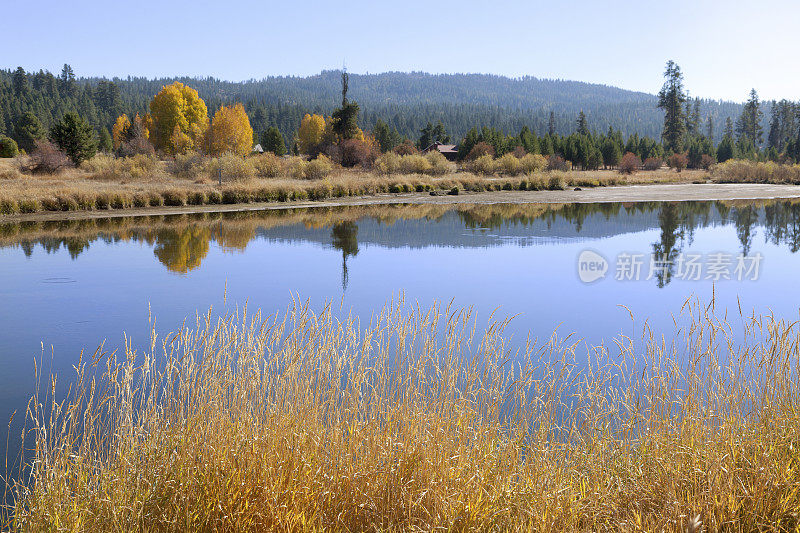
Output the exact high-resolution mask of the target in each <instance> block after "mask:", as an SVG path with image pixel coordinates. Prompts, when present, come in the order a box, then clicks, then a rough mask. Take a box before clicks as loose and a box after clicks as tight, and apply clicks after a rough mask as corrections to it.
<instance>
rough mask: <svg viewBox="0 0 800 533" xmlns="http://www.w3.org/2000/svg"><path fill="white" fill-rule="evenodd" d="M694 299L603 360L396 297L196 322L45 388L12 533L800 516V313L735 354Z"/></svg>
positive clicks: (34, 405) (677, 523) (769, 321)
mask: <svg viewBox="0 0 800 533" xmlns="http://www.w3.org/2000/svg"><path fill="white" fill-rule="evenodd" d="M683 312H684V313H685V315H686V316H685V317H684V318H686V317H688V320H689V321H690V322H691V326H690V327H689V328H687V329H686V330H684V334H685V344H682V343H681V342H677V343H676V344H675V346H678V347H679V348H675V347H674V346H673V345H671V344H670V345H665V344H662V343H660V342H659V341H658V340H657V339H655V338H654V337H653V336H652V334H650V333H649V332H647V331H645V333H644V335H643V336H642V338H641V339H637V340H631V339H628V338H625V337H620V338H619V339H618V342H617V343H616V344H615V346H614V351H613V353H612V352H610V351H606V350H588V351H587V352H588V353H587V357H588V362H587V363H581V362H576V361H581V360H582V358H581V355H580V353H582V350H580V348H579V346H580V345H579V344H578V343H571V341H570V342H563V341H561V342H559V341H557V340H555V339H551V340H550V341H549V342H547V343H546V344H544V345H543V346H540V347H538V348H537V347H534V346H533V345H530V344H529V345H528V346H527V348H526V349H524V350H523V353H520V354H516V355H515V354H512V353H511V352H510V351H509V348H508V344H507V342H506V340H505V332H504V330H505V328H506V326H507V322H505V321H503V322H493V323H491V324H490V325H489V326H488V328H487V329H486V330H485V332H484V333H483V334H481V335H477V336H476V335H474V332H475V329H474V325H475V323H474V320H473V318H472V316H471V313H470V311H469V310H458V309H451V308H441V307H439V306H434V307H433V308H431V309H427V310H425V309H421V308H420V307H418V306H415V305H407V304H405V302H403V301H402V300H401V301H398V302H393V303H391V304H389V305H388V306H387V307H386V309H384V311H383V312H382V313H381V314H380V316H379V317H377V318H375V319H374V321H372V322H371V323H370V324H369V325H366V326H364V327H362V326H361V325H360V324H359V323H358V322H356V321H354V320H353V319H351V318H345V319H342V320H341V321H340V320H338V319H336V318H335V313H334V312H333V311H332V310H331V308H330V307H326V308H324V310H323V311H322V312H321V313H319V314H315V313H313V312H312V311H311V310H310V308H309V306H308V304H301V303H297V302H295V303H294V304H293V305H292V306H290V308H289V309H288V310H287V312H286V313H283V314H275V315H271V316H269V317H266V318H263V317H262V316H261V315H260V314H259V313H256V314H255V315H251V314H250V313H248V312H247V311H242V312H241V313H240V314H231V315H227V316H224V317H221V318H216V319H212V318H210V317H209V316H206V317H202V318H198V320H197V324H196V325H195V327H194V329H191V328H188V327H183V328H181V329H180V330H178V331H177V332H175V333H173V334H169V335H167V336H165V337H164V338H163V339H160V340H159V339H157V338H156V336H155V334H154V335H153V338H152V342H151V344H150V347H149V348H148V349H147V350H145V351H143V352H142V351H136V350H134V349H133V348H131V344H130V342H126V348H125V351H124V353H121V354H119V355H116V354H111V355H107V356H106V355H104V354H101V353H100V352H99V351H98V352H97V353H96V354H95V357H94V358H93V359H92V360H91V361H83V362H81V363H80V364H79V365H78V366H77V376H76V379H75V381H74V384H73V385H72V387H71V394H70V395H69V396H68V398H65V399H63V400H57V399H55V398H53V393H52V390H53V389H54V385H53V386H44V387H43V389H42V391H41V392H38V393H37V395H36V396H35V397H34V398H33V399H32V401H31V403H30V407H29V412H28V415H29V416H28V420H29V430H30V432H31V435H32V438H33V440H34V441H35V446H34V449H33V450H31V455H30V456H29V457H30V461H29V463H28V466H27V469H26V471H25V474H24V475H23V476H21V477H20V479H21V480H22V481H21V483H20V484H17V485H15V486H13V487H12V492H13V495H14V496H15V497H16V499H17V500H16V501H17V504H16V507H15V508H13V509H11V510H10V515H9V517H8V518H9V520H10V522H9V523H8V524H7V527H8V528H10V529H13V530H26V531H31V530H36V531H40V530H81V531H133V530H148V531H150V530H157V531H164V530H183V531H194V530H201V531H264V530H278V531H310V530H321V529H329V530H343V531H365V530H368V531H377V530H394V531H399V530H419V531H431V530H434V529H442V530H453V531H471V530H480V531H495V530H514V531H523V530H524V531H599V530H616V531H682V530H686V529H687V528H689V530H695V531H699V528H700V527H704V528H705V529H706V530H708V531H720V530H724V531H765V530H779V531H796V530H797V528H798V524H800V522H798V514H797V513H798V511H800V441H798V438H800V420H799V419H798V417H799V415H800V413H799V412H798V407H799V406H798V398H799V396H798V393H800V390H799V389H800V375H798V348H799V346H798V331H797V326H796V325H794V324H792V325H790V324H786V323H784V322H780V321H777V320H775V319H773V318H771V317H765V318H752V319H742V320H741V321H740V320H739V317H737V319H736V322H737V323H740V322H741V323H744V324H745V326H744V330H745V331H744V334H745V340H744V342H743V344H742V345H741V347H738V348H737V347H736V345H735V344H734V343H733V341H732V340H731V338H732V335H733V332H732V328H731V326H730V325H728V324H727V323H725V322H722V321H719V320H717V319H716V318H715V317H714V314H713V307H701V306H699V305H689V306H686V307H685V308H684V310H683ZM676 341H679V339H676ZM682 348H685V350H686V352H687V353H686V354H680V351H681V349H682ZM39 368H41V366H39ZM95 368H99V369H101V371H100V372H99V373H102V374H103V376H102V377H98V378H97V379H95V378H94V377H93V375H94V374H93V373H94V369H95ZM102 369H105V370H104V371H103V370H102ZM53 383H54V382H53Z"/></svg>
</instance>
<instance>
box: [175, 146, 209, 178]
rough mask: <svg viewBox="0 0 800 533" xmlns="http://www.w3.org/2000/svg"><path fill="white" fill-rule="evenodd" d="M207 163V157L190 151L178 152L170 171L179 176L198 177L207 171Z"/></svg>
mask: <svg viewBox="0 0 800 533" xmlns="http://www.w3.org/2000/svg"><path fill="white" fill-rule="evenodd" d="M207 164H208V159H207V158H205V157H203V156H202V155H201V154H199V153H197V152H194V151H190V152H186V153H185V154H176V155H175V158H174V159H173V160H172V161H171V162H170V165H169V172H170V174H172V175H173V176H176V177H178V178H197V177H198V176H200V175H202V174H204V173H205V172H206V171H207V168H206V167H207Z"/></svg>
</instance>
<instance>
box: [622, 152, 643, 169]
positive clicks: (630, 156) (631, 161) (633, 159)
mask: <svg viewBox="0 0 800 533" xmlns="http://www.w3.org/2000/svg"><path fill="white" fill-rule="evenodd" d="M641 167H642V160H641V159H639V156H637V155H636V154H634V153H633V152H628V153H626V154H625V155H624V156H622V160H621V161H620V162H619V171H620V172H621V173H622V174H633V173H634V172H636V171H637V170H639V169H640V168H641Z"/></svg>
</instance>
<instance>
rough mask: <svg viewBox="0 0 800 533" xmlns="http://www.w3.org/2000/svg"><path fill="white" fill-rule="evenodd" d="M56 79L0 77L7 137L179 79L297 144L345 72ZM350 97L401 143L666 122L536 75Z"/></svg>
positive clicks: (628, 99) (605, 89) (625, 101)
mask: <svg viewBox="0 0 800 533" xmlns="http://www.w3.org/2000/svg"><path fill="white" fill-rule="evenodd" d="M50 76H52V75H50V74H49V73H42V72H39V73H27V77H28V81H27V83H28V85H29V89H28V90H27V91H26V94H25V95H20V94H19V91H18V89H19V87H15V85H14V80H13V77H14V71H12V70H1V71H0V132H3V131H10V128H11V127H13V121H14V120H15V117H16V116H18V115H19V114H21V113H22V112H24V111H26V110H31V109H32V110H34V112H35V113H36V114H37V115H39V116H40V119H41V120H42V122H43V123H44V124H45V126H49V125H50V123H51V122H52V120H57V119H58V118H59V115H60V114H63V112H64V111H65V110H75V111H78V112H79V113H81V114H83V115H85V116H86V118H87V119H88V120H90V122H92V123H94V124H95V125H96V126H98V127H101V126H102V127H106V128H108V127H110V125H111V122H113V120H114V118H115V116H113V115H114V114H115V113H117V112H118V111H120V112H126V113H135V112H140V113H142V112H145V111H146V110H147V104H148V102H149V101H150V99H151V98H152V97H153V95H154V94H155V93H157V92H158V90H159V89H161V87H162V86H163V85H166V84H169V83H171V82H173V81H175V80H178V81H182V82H184V83H186V84H188V85H191V86H192V87H194V88H196V89H197V90H198V91H199V93H200V96H201V97H202V98H203V99H204V100H206V102H207V103H208V107H209V110H210V111H211V112H213V110H214V109H216V108H217V107H218V106H219V105H220V104H221V103H227V102H232V101H240V102H243V103H244V104H245V107H246V109H247V111H248V114H249V115H250V118H251V122H252V123H253V128H254V130H256V131H257V132H258V131H263V130H265V129H266V128H267V127H269V126H272V125H274V126H278V128H279V129H280V130H281V132H282V133H283V134H284V136H285V137H286V138H287V139H291V138H292V135H293V134H294V131H295V130H296V129H297V127H298V126H299V124H300V119H301V118H302V116H303V115H304V114H305V113H307V112H317V113H320V112H321V113H325V114H329V113H330V112H331V111H332V110H333V109H334V108H335V107H336V106H337V105H339V104H340V103H341V86H340V83H341V78H340V72H339V71H325V72H322V73H320V74H318V75H315V76H309V77H286V76H278V77H269V78H265V79H262V80H250V81H245V82H227V81H221V80H217V79H214V78H163V79H146V78H132V77H129V78H127V79H118V78H117V79H113V80H111V81H113V82H114V84H115V85H116V86H117V87H118V88H119V91H118V92H119V94H118V95H117V96H113V95H112V96H111V97H109V95H108V94H107V93H108V92H109V91H108V84H107V83H105V82H107V81H108V80H104V79H102V78H76V79H75V81H74V85H73V88H72V89H70V92H69V94H64V95H61V94H58V89H59V88H63V87H65V85H66V82H64V81H62V80H61V79H60V77H55V81H54V82H53V83H51V82H49V81H48V78H49V77H50ZM17 85H18V84H17ZM101 87H102V90H101V91H98V88H101ZM37 93H40V94H37ZM100 93H102V94H100ZM348 94H349V97H350V99H351V100H354V101H356V102H358V103H359V104H360V106H361V110H362V115H361V120H360V122H361V126H362V127H363V128H366V129H369V128H371V127H372V125H374V123H375V120H377V119H378V118H382V119H384V120H385V121H386V122H388V123H389V125H390V126H393V127H395V128H397V130H398V131H399V132H400V133H401V134H402V135H406V136H408V137H410V138H413V139H415V138H416V137H417V136H418V135H419V130H420V129H421V128H422V127H424V126H425V124H426V123H427V122H434V123H435V122H436V121H438V120H441V121H442V122H443V123H444V125H445V127H446V128H447V130H448V132H449V133H450V134H451V135H453V136H454V137H456V138H460V137H462V136H463V135H464V134H465V133H466V132H467V130H469V129H470V128H471V127H473V126H477V127H481V126H492V127H495V128H498V129H500V130H503V131H505V132H506V133H517V132H519V130H520V129H521V128H522V126H525V125H527V126H528V127H529V128H531V129H533V130H535V131H537V132H538V133H539V134H544V133H546V132H547V130H548V124H549V120H550V113H551V111H552V112H553V113H554V119H555V130H556V132H557V133H560V134H568V133H571V132H573V131H574V130H575V119H576V117H577V114H578V113H579V112H580V111H581V110H582V111H584V112H585V113H586V115H587V119H588V123H589V127H590V128H591V129H593V130H595V131H605V130H607V129H608V127H609V125H610V126H613V127H614V128H615V129H620V130H621V131H622V133H623V135H626V136H627V135H630V134H633V133H638V134H639V135H646V136H650V137H654V138H658V137H659V136H660V133H661V126H662V122H663V113H662V112H661V111H660V110H658V109H657V108H656V96H655V95H651V94H647V93H641V92H634V91H626V90H623V89H619V88H616V87H610V86H606V85H599V84H591V83H583V82H576V81H564V80H545V79H539V78H534V77H525V78H520V79H512V78H507V77H503V76H493V75H485V74H439V75H433V74H425V73H418V72H412V73H402V72H388V73H382V74H365V75H361V74H351V75H350V91H349V93H348ZM59 100H62V101H59ZM740 113H741V105H740V104H735V103H729V102H716V101H710V100H704V101H702V105H701V116H702V118H703V122H704V123H705V120H706V118H707V117H708V116H711V117H712V118H713V121H714V123H715V124H716V125H717V127H716V128H715V137H716V138H717V139H719V138H720V137H721V135H722V125H723V124H724V123H725V119H726V118H727V117H731V118H733V119H735V118H736V117H737V116H738V115H739V114H740Z"/></svg>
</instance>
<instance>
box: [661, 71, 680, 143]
mask: <svg viewBox="0 0 800 533" xmlns="http://www.w3.org/2000/svg"><path fill="white" fill-rule="evenodd" d="M664 77H665V78H666V81H665V82H664V86H663V87H661V91H659V93H658V107H659V109H663V110H664V129H663V131H662V132H661V138H662V140H663V141H664V146H665V148H667V149H668V150H671V151H672V152H676V153H677V152H682V151H683V139H684V137H685V136H686V116H685V113H684V107H683V106H684V104H685V103H686V92H685V91H684V89H683V74H682V73H681V69H680V67H679V66H678V65H677V64H676V63H675V62H674V61H672V60H670V61H667V69H666V71H665V72H664Z"/></svg>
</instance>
